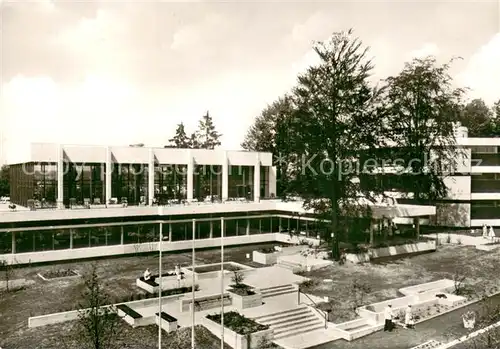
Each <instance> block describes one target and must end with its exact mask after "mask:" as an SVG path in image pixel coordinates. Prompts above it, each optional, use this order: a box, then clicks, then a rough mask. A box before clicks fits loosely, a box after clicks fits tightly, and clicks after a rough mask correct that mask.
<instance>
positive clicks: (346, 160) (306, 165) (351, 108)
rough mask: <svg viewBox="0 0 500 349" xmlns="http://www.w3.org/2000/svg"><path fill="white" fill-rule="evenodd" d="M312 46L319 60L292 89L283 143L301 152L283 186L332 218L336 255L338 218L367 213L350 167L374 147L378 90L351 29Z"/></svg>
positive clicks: (335, 253) (340, 223)
mask: <svg viewBox="0 0 500 349" xmlns="http://www.w3.org/2000/svg"><path fill="white" fill-rule="evenodd" d="M314 50H315V52H316V53H317V54H318V56H319V58H320V63H319V64H318V65H316V66H313V67H310V68H309V69H308V71H307V72H305V73H304V74H301V75H300V76H299V78H298V85H297V87H296V88H295V89H294V91H293V97H294V103H295V112H294V115H293V118H292V120H291V124H290V125H289V127H290V129H291V131H292V138H291V139H289V140H288V142H289V144H290V147H291V148H292V149H291V150H290V152H291V153H295V154H301V156H300V158H299V159H297V160H298V161H296V163H295V164H294V167H295V168H294V169H293V174H292V176H291V177H292V178H291V180H290V182H289V185H288V188H287V190H288V191H289V192H291V193H296V194H298V195H299V196H301V197H302V198H304V199H305V207H306V208H313V209H314V210H315V211H316V213H318V214H319V215H320V216H321V217H324V218H328V219H329V220H330V221H331V231H332V233H333V234H334V239H333V245H332V247H333V250H332V251H333V256H334V258H338V256H339V252H338V241H339V238H340V236H339V233H340V232H341V231H342V230H345V229H346V228H347V226H346V224H344V223H345V221H343V218H344V217H346V216H348V215H350V214H355V213H362V214H368V213H369V207H368V205H366V202H364V201H362V200H360V196H361V194H360V191H361V187H360V185H359V181H357V180H356V179H357V177H358V173H357V171H356V169H355V168H354V166H355V163H356V161H357V160H358V159H359V157H360V154H361V153H362V152H366V151H367V150H369V149H372V148H375V147H376V146H378V142H379V141H378V138H379V136H378V135H379V134H380V133H379V132H380V130H381V126H382V125H381V124H382V122H381V117H382V115H381V113H382V112H383V110H384V109H383V107H382V104H381V102H380V100H379V97H380V93H379V91H378V90H375V89H373V88H371V87H370V85H369V82H368V78H369V76H370V73H371V71H372V69H373V65H372V63H371V61H370V60H369V59H367V57H366V56H367V50H368V49H367V48H365V47H364V46H363V44H362V42H361V41H360V40H359V39H358V38H355V37H353V33H352V30H349V31H348V32H342V33H335V34H334V35H333V36H332V37H331V39H330V40H328V41H327V42H325V43H317V44H316V45H315V46H314ZM367 170H368V169H367ZM327 238H329V236H327Z"/></svg>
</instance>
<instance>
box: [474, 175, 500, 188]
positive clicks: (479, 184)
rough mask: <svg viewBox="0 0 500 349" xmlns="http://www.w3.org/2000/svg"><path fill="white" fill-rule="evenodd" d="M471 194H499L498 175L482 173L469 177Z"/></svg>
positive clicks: (499, 177)
mask: <svg viewBox="0 0 500 349" xmlns="http://www.w3.org/2000/svg"><path fill="white" fill-rule="evenodd" d="M471 192H472V193H496V192H500V173H483V174H480V175H474V176H471Z"/></svg>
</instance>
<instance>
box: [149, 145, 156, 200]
mask: <svg viewBox="0 0 500 349" xmlns="http://www.w3.org/2000/svg"><path fill="white" fill-rule="evenodd" d="M154 196H155V153H154V151H153V149H152V148H149V162H148V205H149V206H153V198H154Z"/></svg>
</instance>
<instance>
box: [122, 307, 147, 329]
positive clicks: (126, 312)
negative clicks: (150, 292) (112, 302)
mask: <svg viewBox="0 0 500 349" xmlns="http://www.w3.org/2000/svg"><path fill="white" fill-rule="evenodd" d="M116 313H117V314H118V316H119V317H121V318H122V319H123V320H125V322H126V323H128V324H129V325H131V326H132V327H139V326H147V325H152V324H153V323H154V317H153V316H149V317H143V316H142V315H141V314H139V313H137V312H136V311H135V310H134V309H132V308H130V307H128V306H127V305H125V304H119V305H117V306H116Z"/></svg>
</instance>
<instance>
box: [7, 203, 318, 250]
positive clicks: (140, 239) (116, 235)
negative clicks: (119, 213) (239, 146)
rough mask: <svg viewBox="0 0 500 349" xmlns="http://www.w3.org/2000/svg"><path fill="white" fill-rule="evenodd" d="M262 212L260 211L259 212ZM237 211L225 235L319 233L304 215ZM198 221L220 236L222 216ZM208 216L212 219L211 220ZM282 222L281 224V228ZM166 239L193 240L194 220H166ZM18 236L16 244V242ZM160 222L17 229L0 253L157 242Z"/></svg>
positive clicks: (198, 230)
mask: <svg viewBox="0 0 500 349" xmlns="http://www.w3.org/2000/svg"><path fill="white" fill-rule="evenodd" d="M256 214H258V213H256ZM245 215H246V214H245V213H242V212H240V213H235V214H230V215H229V216H227V217H224V236H225V237H235V236H244V235H257V234H266V233H277V232H279V231H280V230H281V232H283V233H286V232H287V231H294V232H296V231H300V233H301V234H302V235H307V236H316V234H317V231H318V229H319V224H317V223H315V222H312V221H306V220H304V219H302V220H301V219H300V218H293V217H292V218H279V217H276V216H267V217H266V216H265V214H263V216H251V215H249V216H248V217H242V216H245ZM206 219H207V220H202V221H196V224H195V239H198V240H199V239H208V238H220V236H221V219H220V216H214V217H213V218H206ZM208 219H212V220H211V221H209V220H208ZM280 224H281V228H280ZM162 233H163V241H169V240H170V238H171V241H173V242H176V241H190V240H192V238H193V235H192V234H193V222H192V220H187V221H186V222H172V223H168V222H165V223H163V232H162ZM13 238H14V244H13ZM158 239H159V223H140V222H138V223H136V224H135V223H134V224H118V223H116V224H113V225H106V226H88V227H74V228H71V227H70V228H58V227H54V228H48V227H47V228H42V229H39V230H38V229H37V230H25V231H15V232H10V231H6V232H0V254H6V253H12V251H13V250H12V247H13V245H14V249H15V253H27V252H41V251H53V250H66V249H78V248H89V247H99V246H115V245H122V244H123V245H134V246H136V245H137V246H138V245H140V244H143V243H149V242H157V241H158Z"/></svg>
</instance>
